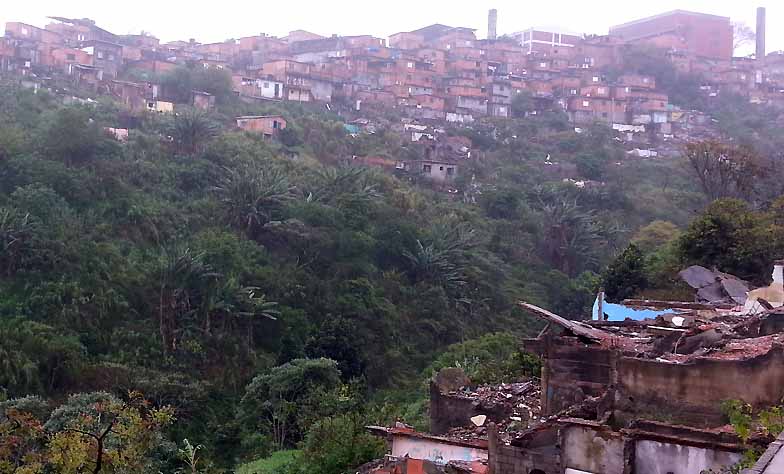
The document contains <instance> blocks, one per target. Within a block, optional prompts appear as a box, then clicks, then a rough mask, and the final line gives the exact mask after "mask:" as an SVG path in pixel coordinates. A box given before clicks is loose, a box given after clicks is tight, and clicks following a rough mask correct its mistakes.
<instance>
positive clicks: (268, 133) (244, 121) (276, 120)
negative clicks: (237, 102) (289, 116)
mask: <svg viewBox="0 0 784 474" xmlns="http://www.w3.org/2000/svg"><path fill="white" fill-rule="evenodd" d="M236 120H237V127H239V128H241V129H242V130H245V131H246V132H251V133H259V134H262V135H264V136H265V137H268V138H269V137H273V136H275V135H277V134H278V132H280V131H281V130H283V129H285V128H286V119H285V118H283V117H282V116H280V115H246V116H242V117H237V119H236Z"/></svg>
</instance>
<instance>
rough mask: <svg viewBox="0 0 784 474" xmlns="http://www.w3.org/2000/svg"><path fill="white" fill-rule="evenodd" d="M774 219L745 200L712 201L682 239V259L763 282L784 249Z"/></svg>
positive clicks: (688, 263) (680, 245)
mask: <svg viewBox="0 0 784 474" xmlns="http://www.w3.org/2000/svg"><path fill="white" fill-rule="evenodd" d="M770 224H771V222H770V218H769V216H766V215H765V214H763V213H758V212H754V211H752V210H751V209H750V207H749V205H748V204H747V203H745V202H743V201H739V200H734V199H724V200H719V201H716V202H714V203H712V204H711V205H710V206H708V208H707V209H706V210H705V212H703V213H702V215H700V216H699V217H698V218H696V219H695V220H694V221H693V222H692V223H691V225H689V227H688V229H686V231H685V232H684V233H683V235H682V236H681V237H680V239H679V240H678V249H679V255H680V258H681V261H682V262H683V263H684V264H687V265H693V264H697V265H702V266H705V267H707V268H713V267H716V268H718V269H719V270H721V271H724V272H727V273H731V274H733V275H737V276H739V277H741V278H744V279H748V280H751V281H755V282H758V283H760V284H762V283H763V282H764V280H765V279H766V278H767V275H768V274H769V270H770V267H771V264H772V262H773V260H775V258H776V257H777V255H779V253H780V252H781V251H782V248H781V247H782V244H781V242H780V241H779V239H777V238H776V235H777V234H776V233H775V228H774V227H773V226H771V225H770Z"/></svg>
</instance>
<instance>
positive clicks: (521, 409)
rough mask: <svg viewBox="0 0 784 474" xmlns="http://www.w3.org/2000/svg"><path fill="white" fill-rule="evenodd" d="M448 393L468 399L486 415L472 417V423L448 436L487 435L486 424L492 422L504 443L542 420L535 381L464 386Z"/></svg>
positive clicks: (454, 429)
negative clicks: (473, 418) (483, 416)
mask: <svg viewBox="0 0 784 474" xmlns="http://www.w3.org/2000/svg"><path fill="white" fill-rule="evenodd" d="M448 395H449V396H450V397H460V398H467V399H470V400H472V405H473V406H474V408H475V410H476V412H478V413H486V414H487V415H486V416H485V418H484V419H482V418H479V417H475V418H479V419H478V420H472V421H473V422H472V424H471V426H466V427H457V428H452V429H451V430H449V432H448V433H447V436H448V437H449V438H453V439H460V440H470V439H476V438H486V437H487V427H488V424H489V423H490V422H491V421H492V422H494V423H495V424H496V426H497V427H498V434H499V440H501V441H503V442H505V441H508V440H509V439H511V438H513V437H514V434H515V433H518V432H522V431H525V430H527V429H529V428H532V427H534V426H537V425H538V424H540V423H542V422H544V421H545V419H544V418H542V416H541V413H542V404H541V403H542V402H541V387H540V385H539V382H538V381H536V380H529V381H527V382H517V383H502V384H498V385H480V386H478V387H476V388H469V387H464V388H461V389H460V390H456V391H452V392H450V393H449V394H448ZM478 421H481V423H477V422H478Z"/></svg>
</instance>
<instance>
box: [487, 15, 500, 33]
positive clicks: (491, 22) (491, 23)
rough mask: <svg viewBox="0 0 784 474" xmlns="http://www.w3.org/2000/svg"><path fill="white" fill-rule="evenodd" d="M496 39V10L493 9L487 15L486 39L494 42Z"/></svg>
mask: <svg viewBox="0 0 784 474" xmlns="http://www.w3.org/2000/svg"><path fill="white" fill-rule="evenodd" d="M497 37H498V10H496V9H495V8H493V9H492V10H490V12H489V13H488V14H487V39H489V40H494V39H496V38H497Z"/></svg>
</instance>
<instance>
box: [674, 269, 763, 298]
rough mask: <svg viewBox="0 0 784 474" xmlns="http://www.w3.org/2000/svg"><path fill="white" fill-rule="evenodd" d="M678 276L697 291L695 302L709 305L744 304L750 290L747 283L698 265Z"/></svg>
mask: <svg viewBox="0 0 784 474" xmlns="http://www.w3.org/2000/svg"><path fill="white" fill-rule="evenodd" d="M678 276H680V277H681V279H682V280H683V281H684V282H686V284H688V285H689V286H691V287H692V288H694V289H695V290H697V301H698V302H703V303H710V304H714V305H716V304H738V305H743V304H745V303H746V297H747V294H748V292H749V289H750V285H749V283H748V282H747V281H744V280H741V279H740V278H738V277H736V276H733V275H730V274H727V273H722V272H719V271H711V270H708V269H707V268H705V267H701V266H699V265H693V266H691V267H689V268H686V269H684V270H682V271H681V272H680V273H678Z"/></svg>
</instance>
